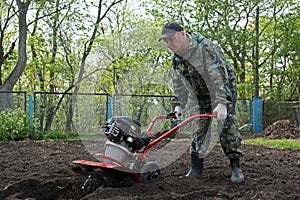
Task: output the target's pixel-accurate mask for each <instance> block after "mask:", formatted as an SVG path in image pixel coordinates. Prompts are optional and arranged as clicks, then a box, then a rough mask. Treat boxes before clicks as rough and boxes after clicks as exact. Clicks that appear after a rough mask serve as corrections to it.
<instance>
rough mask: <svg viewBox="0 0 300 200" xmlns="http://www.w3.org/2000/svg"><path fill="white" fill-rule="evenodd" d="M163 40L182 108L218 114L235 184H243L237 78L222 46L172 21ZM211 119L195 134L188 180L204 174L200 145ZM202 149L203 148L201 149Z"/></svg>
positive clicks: (202, 123) (201, 122)
mask: <svg viewBox="0 0 300 200" xmlns="http://www.w3.org/2000/svg"><path fill="white" fill-rule="evenodd" d="M161 40H163V41H164V42H165V43H166V44H167V46H168V48H169V49H170V50H171V51H172V52H173V53H174V54H173V60H172V61H173V63H172V66H173V69H174V72H175V74H174V77H173V84H174V93H175V95H176V96H177V97H180V101H181V102H182V107H183V108H184V107H185V106H186V105H187V102H188V99H189V104H193V109H192V110H193V111H194V112H198V113H201V114H204V113H212V112H215V113H217V119H218V121H219V122H220V123H221V124H222V125H223V126H222V128H221V132H220V136H219V139H220V143H221V146H222V149H223V151H224V153H225V155H226V156H227V157H228V158H229V160H230V166H231V170H232V176H231V180H232V182H237V183H240V182H243V181H244V175H243V173H242V170H241V169H240V157H241V156H242V154H243V152H242V149H241V140H242V138H241V136H240V134H239V132H238V126H237V118H236V114H235V104H236V98H237V91H236V77H235V73H234V71H233V67H232V66H231V65H230V64H229V62H228V61H227V60H226V58H225V56H224V54H223V53H222V50H221V48H220V47H219V45H216V44H215V43H212V42H211V41H210V40H208V39H206V38H204V37H203V36H202V35H201V34H199V33H192V34H189V33H187V32H185V31H184V29H183V28H182V26H180V25H179V24H177V23H175V22H169V23H166V24H165V25H164V27H163V28H162V34H161V37H160V38H159V40H158V41H161ZM210 122H211V119H200V120H199V127H198V129H197V131H196V132H195V133H193V138H192V145H191V148H190V155H191V166H190V170H189V172H188V173H187V174H186V177H200V176H201V175H202V171H203V157H204V155H203V152H201V147H202V146H201V145H202V144H203V142H204V139H205V136H206V134H207V132H208V131H209V126H210ZM202 149H203V147H202Z"/></svg>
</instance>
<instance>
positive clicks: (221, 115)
mask: <svg viewBox="0 0 300 200" xmlns="http://www.w3.org/2000/svg"><path fill="white" fill-rule="evenodd" d="M213 112H216V113H217V119H218V120H225V119H226V117H227V108H226V105H224V104H222V103H219V104H218V105H217V107H216V108H215V109H214V111H213Z"/></svg>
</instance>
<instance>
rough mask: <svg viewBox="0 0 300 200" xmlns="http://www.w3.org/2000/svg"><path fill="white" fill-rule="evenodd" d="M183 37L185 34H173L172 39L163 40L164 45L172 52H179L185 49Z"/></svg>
mask: <svg viewBox="0 0 300 200" xmlns="http://www.w3.org/2000/svg"><path fill="white" fill-rule="evenodd" d="M184 36H185V33H184V32H183V31H181V32H178V33H175V35H173V37H171V38H165V39H163V40H164V41H165V43H166V44H167V46H168V48H169V49H170V50H171V51H172V52H173V53H176V52H180V51H182V50H183V48H185V45H184Z"/></svg>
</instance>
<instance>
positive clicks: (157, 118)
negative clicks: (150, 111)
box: [142, 113, 217, 157]
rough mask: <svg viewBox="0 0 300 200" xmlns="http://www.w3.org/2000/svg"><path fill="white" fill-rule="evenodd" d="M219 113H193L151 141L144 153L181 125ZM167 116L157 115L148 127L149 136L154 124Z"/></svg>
mask: <svg viewBox="0 0 300 200" xmlns="http://www.w3.org/2000/svg"><path fill="white" fill-rule="evenodd" d="M216 116H217V114H216V113H212V114H196V115H192V116H190V117H189V118H187V119H185V120H184V121H182V122H181V123H180V124H178V125H177V126H175V127H174V128H172V129H170V130H169V131H167V132H166V133H164V134H163V135H161V136H160V137H158V138H156V139H155V140H153V141H152V142H150V143H149V144H148V145H147V146H146V147H145V149H144V150H143V152H142V154H146V153H147V151H148V150H149V149H150V148H151V147H153V146H154V145H156V144H157V143H158V142H160V141H161V140H163V139H165V138H167V137H168V136H170V135H171V134H172V133H174V132H176V131H177V130H178V129H180V128H181V127H183V126H185V125H186V124H187V123H189V122H190V121H192V120H194V119H197V118H211V117H216ZM166 118H167V116H156V117H155V118H154V119H153V120H152V122H151V123H150V125H149V127H148V129H147V134H149V136H152V133H151V129H152V127H153V126H154V124H155V122H156V121H157V120H159V119H166ZM142 157H144V155H142Z"/></svg>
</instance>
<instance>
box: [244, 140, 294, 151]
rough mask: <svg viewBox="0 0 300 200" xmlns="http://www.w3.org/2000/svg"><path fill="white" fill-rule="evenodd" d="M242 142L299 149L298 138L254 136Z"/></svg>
mask: <svg viewBox="0 0 300 200" xmlns="http://www.w3.org/2000/svg"><path fill="white" fill-rule="evenodd" d="M243 143H244V144H252V145H263V146H268V147H272V148H280V149H300V140H291V139H280V140H279V139H272V140H270V139H265V138H255V139H247V140H244V141H243Z"/></svg>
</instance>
